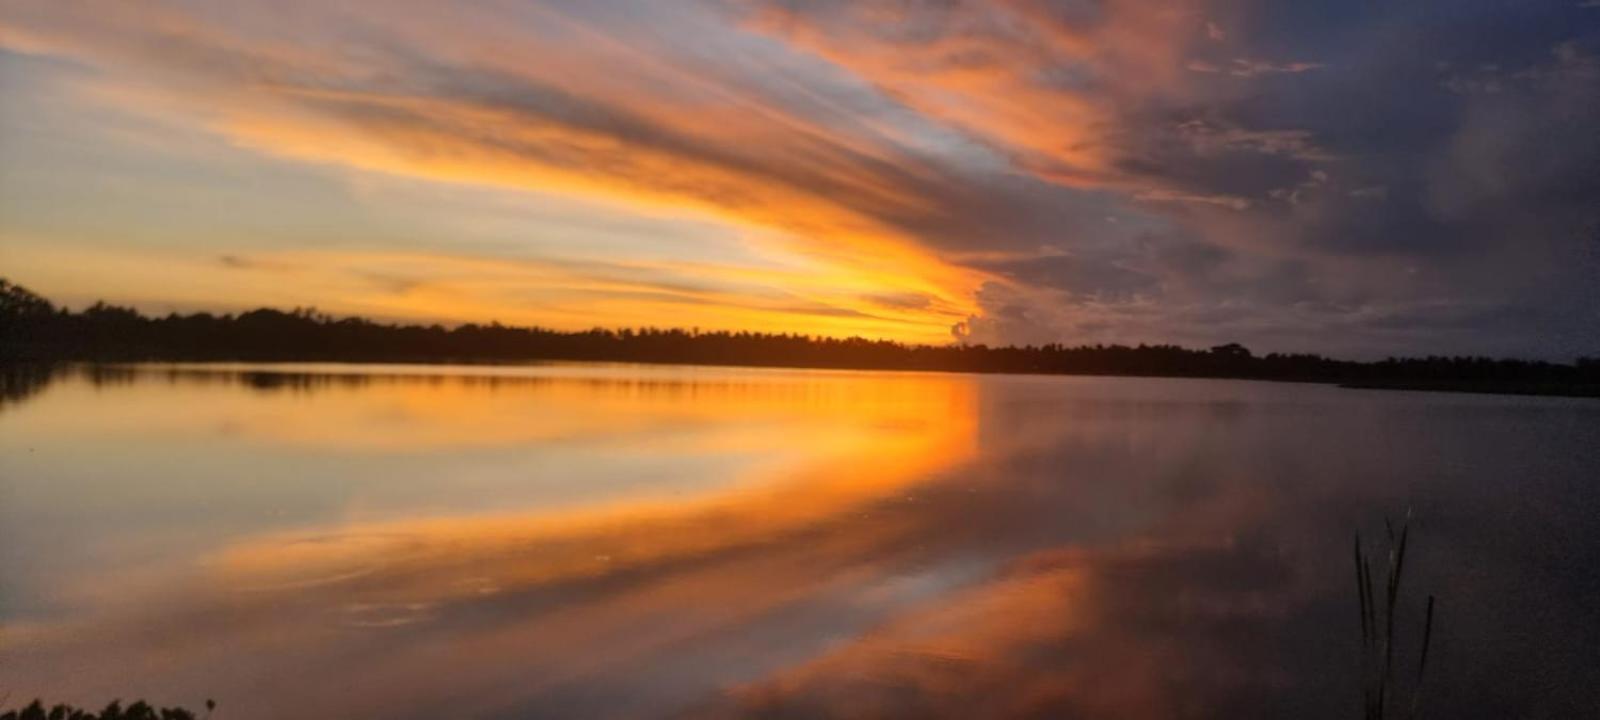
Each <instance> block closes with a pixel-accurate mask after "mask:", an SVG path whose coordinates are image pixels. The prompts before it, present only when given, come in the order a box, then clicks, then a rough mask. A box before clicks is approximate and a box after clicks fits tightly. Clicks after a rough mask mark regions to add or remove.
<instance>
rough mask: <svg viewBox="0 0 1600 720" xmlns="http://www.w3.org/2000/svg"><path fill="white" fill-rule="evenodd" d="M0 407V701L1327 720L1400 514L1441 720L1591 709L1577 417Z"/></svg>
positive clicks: (280, 404)
mask: <svg viewBox="0 0 1600 720" xmlns="http://www.w3.org/2000/svg"><path fill="white" fill-rule="evenodd" d="M7 398H8V400H7V404H6V405H5V406H4V407H0V470H3V474H0V493H3V494H0V497H3V498H4V500H5V502H4V504H3V505H0V523H3V524H0V536H3V538H4V539H5V545H6V547H7V548H9V549H11V551H10V552H8V553H7V554H5V555H4V556H0V557H3V562H4V569H5V573H4V576H5V578H6V580H5V583H4V584H3V585H0V621H3V622H4V623H5V625H4V628H3V630H0V677H3V678H4V681H3V683H0V684H3V685H4V686H5V689H7V690H13V691H14V692H15V693H21V694H28V695H30V696H31V695H32V694H47V695H49V696H50V697H52V698H57V699H62V700H75V701H80V702H98V701H103V700H105V699H108V698H110V697H113V696H121V697H129V696H144V697H149V698H151V699H153V700H159V701H162V702H168V703H172V702H185V703H188V704H191V705H193V704H195V703H196V702H197V701H198V699H199V698H203V697H216V698H218V699H219V700H222V701H223V702H224V707H226V708H227V710H228V712H229V716H230V717H242V718H249V717H274V716H278V715H281V714H283V713H284V712H286V709H287V708H289V707H293V708H294V709H296V710H297V711H299V712H302V713H304V714H305V715H306V716H311V717H323V716H327V717H334V716H369V715H375V714H377V715H384V716H388V717H433V716H452V717H474V716H481V717H497V716H510V717H524V716H548V717H574V716H582V717H590V716H618V717H635V716H661V715H684V714H686V715H690V716H737V715H756V716H773V715H786V714H787V715H796V716H802V717H813V716H830V715H833V714H837V713H838V712H840V711H848V712H847V714H849V715H852V716H860V715H870V716H880V715H881V716H903V717H928V716H945V717H973V716H1032V715H1038V714H1041V713H1042V714H1049V715H1059V714H1063V713H1065V714H1069V715H1071V714H1079V715H1088V716H1103V717H1152V718H1154V717H1174V716H1186V715H1189V716H1214V715H1222V714H1229V713H1230V712H1231V713H1232V714H1243V715H1248V716H1262V715H1265V716H1300V717H1344V716H1349V715H1351V714H1352V713H1354V712H1356V707H1357V703H1358V698H1359V693H1358V690H1355V688H1356V685H1355V679H1354V672H1353V670H1354V668H1352V667H1350V665H1351V663H1352V661H1353V659H1354V658H1355V652H1356V651H1355V648H1354V642H1355V638H1354V633H1353V632H1347V630H1349V628H1347V627H1346V626H1347V625H1349V624H1350V623H1352V622H1354V618H1355V610H1354V608H1353V607H1351V606H1350V605H1351V603H1352V602H1353V593H1351V592H1348V588H1347V585H1348V582H1347V580H1348V578H1347V577H1346V574H1347V572H1346V570H1347V568H1346V567H1345V564H1346V563H1347V562H1348V557H1347V553H1348V542H1349V537H1350V533H1351V531H1352V530H1353V529H1354V528H1355V527H1356V526H1357V525H1358V524H1361V523H1371V522H1376V521H1377V518H1379V517H1380V516H1381V515H1382V513H1384V512H1400V511H1403V510H1404V508H1405V507H1406V506H1408V505H1410V506H1413V507H1415V508H1417V510H1418V513H1419V517H1421V518H1422V519H1421V521H1420V523H1419V545H1418V547H1419V550H1418V553H1419V555H1418V557H1419V558H1420V559H1419V562H1418V568H1419V570H1418V574H1417V575H1416V576H1415V583H1416V586H1418V587H1424V588H1427V591H1428V592H1434V593H1436V594H1438V595H1440V597H1441V602H1442V603H1443V606H1444V607H1445V608H1447V612H1448V614H1447V615H1445V617H1447V618H1449V619H1450V621H1449V622H1448V623H1444V624H1443V625H1442V629H1441V631H1440V647H1441V648H1445V649H1446V650H1442V651H1441V653H1446V654H1442V655H1441V658H1442V659H1441V660H1439V667H1440V668H1441V670H1440V671H1439V675H1440V679H1439V680H1438V681H1437V684H1438V686H1439V688H1441V689H1442V690H1441V692H1440V693H1439V695H1438V697H1437V698H1436V702H1438V703H1440V704H1441V705H1444V706H1446V707H1445V708H1441V709H1440V710H1441V712H1442V711H1443V710H1444V709H1448V707H1450V706H1452V705H1451V704H1452V703H1453V704H1454V707H1457V708H1469V709H1471V710H1472V711H1473V713H1476V712H1479V711H1481V710H1482V708H1484V707H1505V708H1514V709H1526V708H1530V707H1531V708H1533V709H1534V710H1535V712H1532V713H1531V714H1533V715H1539V714H1541V712H1540V711H1542V712H1543V714H1554V715H1559V714H1561V712H1560V711H1562V710H1564V709H1571V708H1574V707H1578V706H1580V705H1581V704H1582V703H1586V702H1590V701H1594V700H1596V699H1597V698H1596V692H1597V691H1595V690H1592V689H1584V688H1594V687H1597V686H1600V683H1597V682H1595V681H1600V670H1597V668H1596V667H1595V663H1594V661H1593V658H1592V657H1590V654H1589V653H1588V652H1587V651H1586V648H1592V647H1593V645H1585V644H1584V643H1585V642H1587V641H1590V640H1595V639H1600V637H1597V633H1600V618H1597V616H1596V614H1595V611H1593V610H1591V609H1588V605H1587V604H1586V603H1585V602H1583V598H1584V597H1586V595H1585V594H1584V593H1585V592H1588V591H1593V590H1596V589H1600V588H1596V587H1595V580H1594V577H1593V575H1592V573H1586V572H1585V571H1583V570H1582V568H1584V567H1594V566H1595V565H1594V564H1593V563H1594V561H1595V560H1596V559H1597V558H1596V555H1597V547H1600V539H1597V536H1600V528H1596V527H1595V525H1594V523H1593V522H1592V518H1593V517H1594V516H1595V515H1594V511H1596V510H1600V507H1597V504H1596V502H1597V500H1596V499H1597V494H1600V491H1597V488H1596V487H1595V485H1594V483H1593V482H1592V479H1593V477H1594V475H1595V471H1596V469H1597V468H1600V422H1596V421H1597V420H1600V403H1596V402H1594V401H1581V400H1560V399H1522V398H1493V397H1478V396H1453V395H1421V394H1415V393H1377V392H1365V391H1348V390H1340V389H1337V388H1331V387H1324V386H1297V385H1280V384H1268V383H1245V382H1224V381H1185V380H1150V379H1105V378H1042V377H975V376H966V375H954V374H920V373H853V372H826V371H795V370H750V369H727V368H721V369H718V368H695V367H648V366H618V365H561V364H551V365H530V366H516V367H487V366H473V367H439V366H348V365H289V366H216V365H160V366H132V367H121V368H76V369H69V370H65V371H61V372H58V373H56V374H54V375H53V376H51V377H47V378H44V379H42V380H39V381H38V382H34V383H33V384H32V385H31V386H29V387H28V388H27V391H26V392H12V391H11V390H10V386H9V385H8V393H7ZM1585 513H1588V514H1585ZM1488 538H1493V541H1492V542H1491V541H1490V540H1489V539H1488ZM19 549H20V550H19ZM1585 562H1587V563H1589V564H1588V565H1587V566H1586V565H1584V564H1583V563H1585ZM1530 604H1531V605H1533V606H1536V607H1537V608H1538V610H1539V611H1538V612H1533V613H1529V612H1520V610H1524V609H1526V607H1527V606H1529V605H1530ZM1452 643H1453V644H1454V646H1455V647H1456V648H1457V654H1456V656H1455V660H1454V661H1452V660H1451V657H1450V656H1449V655H1448V654H1447V653H1448V648H1450V647H1451V645H1452ZM1464 648H1471V649H1472V650H1473V653H1472V654H1471V657H1472V658H1473V661H1472V662H1470V663H1469V662H1465V659H1466V658H1467V657H1468V655H1469V654H1468V653H1466V652H1465V651H1464V650H1463V649H1464ZM1484 648H1488V649H1492V650H1493V652H1492V653H1491V654H1489V655H1487V656H1479V655H1477V654H1476V653H1477V652H1478V651H1479V650H1481V649H1484ZM1483 657H1489V658H1491V659H1490V660H1483ZM1507 672H1510V673H1512V675H1513V676H1514V675H1516V674H1517V673H1521V674H1522V676H1528V675H1529V674H1530V673H1533V672H1538V673H1539V674H1540V676H1541V677H1546V678H1548V677H1551V676H1555V677H1557V678H1559V679H1562V680H1564V682H1562V683H1561V684H1560V686H1559V687H1560V688H1561V689H1559V690H1555V691H1550V690H1544V691H1541V692H1540V693H1539V694H1538V696H1537V697H1534V696H1533V694H1531V693H1527V692H1523V693H1520V694H1519V693H1518V692H1516V691H1515V689H1514V688H1515V687H1516V686H1515V685H1514V684H1513V683H1508V682H1507V681H1506V680H1505V679H1504V678H1505V677H1506V675H1505V674H1506V673H1507ZM330 678H335V679H337V681H336V682H330ZM1491 679H1492V680H1491ZM1507 688H1511V689H1507ZM1445 690H1449V691H1448V692H1447V691H1445ZM1469 714H1471V713H1469Z"/></svg>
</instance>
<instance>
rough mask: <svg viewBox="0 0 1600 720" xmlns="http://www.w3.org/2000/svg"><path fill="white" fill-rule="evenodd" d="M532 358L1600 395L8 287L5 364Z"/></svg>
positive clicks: (1453, 372)
mask: <svg viewBox="0 0 1600 720" xmlns="http://www.w3.org/2000/svg"><path fill="white" fill-rule="evenodd" d="M532 360H571V361H603V362H640V363H662V364H694V365H739V366H755V367H796V368H822V369H851V370H931V371H947V372H971V373H1016V374H1051V375H1120V376H1142V377H1187V378H1234V379H1251V380H1276V381H1290V382H1316V383H1334V384H1339V385H1342V386H1345V387H1353V388H1367V389H1398V390H1431V391H1453V392H1478V393H1508V394H1525V395H1569V396H1582V397H1600V358H1592V357H1585V358H1579V359H1578V360H1577V361H1576V362H1574V363H1572V364H1563V363H1553V362H1545V361H1528V360H1512V359H1491V358H1484V357H1437V356H1429V357H1421V358H1388V359H1385V360H1380V361H1376V362H1356V361H1350V360H1337V359H1332V358H1327V357H1323V356H1321V355H1314V354H1279V353H1271V354H1267V355H1256V354H1254V353H1252V352H1251V351H1250V350H1249V349H1248V348H1245V347H1244V346H1242V345H1239V344H1237V343H1229V344H1225V345H1219V346H1216V347H1213V348H1209V349H1189V348H1183V347H1179V346H1176V345H1138V346H1125V345H1084V346H1076V347H1069V346H1065V345H1059V344H1048V345H1042V346H1035V345H1029V346H1021V347H1018V346H1004V347H992V346H988V345H981V344H972V345H968V344H952V345H942V346H934V345H906V344H902V343H897V342H892V341H888V340H868V339H864V338H859V337H853V338H845V339H840V338H830V337H813V336H807V335H797V334H771V333H757V332H727V331H716V332H699V331H696V330H683V329H656V328H641V329H623V330H604V329H594V330H583V331H560V330H550V329H546V328H539V327H514V326H506V325H501V324H499V323H490V324H488V325H482V324H476V323H468V324H464V325H459V326H456V327H445V326H443V325H438V324H434V325H402V324H385V323H379V322H375V321H372V320H368V319H365V318H359V317H346V318H334V317H332V316H329V315H325V314H322V313H319V312H317V311H316V310H314V309H308V308H296V309H294V310H290V311H287V312H286V311H282V310H275V309H270V308H261V309H257V310H250V311H247V312H241V313H238V314H221V315H218V314H212V313H206V312H198V313H192V314H188V315H181V314H177V313H172V314H169V315H166V316H163V317H149V316H145V315H143V314H141V313H140V312H138V311H137V310H135V309H133V308H129V307H122V306H117V305H109V304H106V303H104V302H96V303H95V304H93V305H91V306H89V307H87V308H85V309H83V310H81V311H78V312H73V311H71V310H69V309H67V308H65V307H58V306H56V305H55V304H54V303H52V302H50V301H49V300H46V299H45V298H43V297H41V296H39V295H37V294H35V293H33V292H31V291H29V290H28V289H27V288H24V287H22V286H20V285H17V284H15V283H12V282H10V281H7V280H5V279H0V363H4V364H7V365H11V366H16V365H20V364H28V363H56V362H139V361H158V362H159V361H169V362H194V361H262V362H273V361H334V362H418V363H442V362H452V363H491V362H525V361H532Z"/></svg>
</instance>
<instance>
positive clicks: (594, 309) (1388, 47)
mask: <svg viewBox="0 0 1600 720" xmlns="http://www.w3.org/2000/svg"><path fill="white" fill-rule="evenodd" d="M0 93H3V97H4V98H5V100H4V102H0V276H5V277H7V278H8V279H10V280H12V281H14V282H18V283H20V284H22V285H24V286H27V287H29V288H31V289H33V290H35V291H36V292H39V293H41V294H44V295H46V296H47V297H50V298H51V299H54V300H57V301H59V302H62V303H65V304H67V305H70V306H74V307H78V306H82V305H83V304H86V303H89V302H92V301H94V300H96V299H102V298H103V299H105V300H108V301H112V302H117V303H122V304H130V305H134V306H136V307H139V308H140V309H143V310H145V311H148V312H160V313H164V312H168V311H173V310H178V311H191V310H199V309H206V310H213V311H232V310H240V309H246V308H251V307H256V306H262V305H270V306H278V307H295V306H314V307H317V308H318V309H320V310H322V311H324V312H329V313H333V314H336V315H344V314H360V315H366V316H369V317H375V318H379V319H385V320H406V321H425V322H442V323H458V322H468V321H478V322H486V321H490V320H498V321H501V322H507V323H518V324H539V325H544V326H550V327H556V328H564V329H580V328H588V327H593V326H607V327H617V326H646V325H650V326H675V327H697V328H701V329H731V330H760V331H768V332H801V333H809V334H823V335H836V336H838V335H862V336H867V337H882V338H890V339H895V340H901V341H908V342H926V343H947V342H952V341H962V342H984V343H1044V342H1061V343H1068V344H1081V343H1111V342H1121V343H1138V342H1174V343H1180V344H1186V345H1206V344H1212V343H1221V342H1235V341H1236V342H1242V343H1245V344H1246V345H1249V346H1251V347H1252V348H1255V349H1257V350H1258V351H1269V350H1270V351H1283V352H1322V353H1328V354H1334V355H1338V356H1344V357H1358V358H1361V357H1381V356H1384V355H1389V354H1430V353H1440V354H1455V353H1482V354H1494V355H1517V356H1526V357H1541V358H1552V359H1570V358H1571V357H1573V356H1577V355H1584V354H1591V355H1593V354H1600V2H1597V1H1596V0H1549V1H1538V0H1521V1H1516V2H1508V1H1504V0H1494V1H1490V0H1405V1H1403V2H1391V3H1362V2H1349V1H1348V0H1338V1H1334V0H1306V1H1304V2H1295V3H1284V2H1268V1H1265V0H1257V1H1243V0H1232V1H1223V0H1173V1H1171V2H1152V1H1150V0H1099V1H1094V0H1059V1H1057V0H990V1H989V2H968V1H964V0H924V1H911V0H858V1H845V0H836V1H830V0H819V1H816V2H810V1H805V0H675V1H672V2H661V1H659V0H658V1H655V2H646V1H643V0H640V1H624V0H588V1H586V2H559V1H556V0H549V1H547V2H539V1H535V0H517V1H511V0H460V1H458V2H451V3H437V2H424V1H422V0H382V1H381V2H380V1H378V0H271V1H268V0H234V1H231V2H217V1H215V0H126V1H124V2H88V1H84V0H0Z"/></svg>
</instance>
